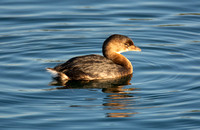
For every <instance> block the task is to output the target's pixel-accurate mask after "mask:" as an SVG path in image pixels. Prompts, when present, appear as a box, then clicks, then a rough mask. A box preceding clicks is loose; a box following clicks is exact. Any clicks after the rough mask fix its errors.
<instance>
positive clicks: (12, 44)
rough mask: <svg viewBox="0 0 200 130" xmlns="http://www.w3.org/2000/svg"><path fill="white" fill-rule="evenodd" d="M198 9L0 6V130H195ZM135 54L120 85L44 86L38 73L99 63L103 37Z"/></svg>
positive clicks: (37, 3)
mask: <svg viewBox="0 0 200 130" xmlns="http://www.w3.org/2000/svg"><path fill="white" fill-rule="evenodd" d="M199 7H200V1H199V0H182V1H174V0H167V1H162V0H140V1H135V0H123V1H120V0H115V1H111V0H107V1H96V0H84V1H83V0H75V1H54V0H28V1H27V0H1V1H0V86H1V89H0V129H1V130H11V129H12V130H38V129H41V130H44V129H48V130H50V129H52V130H54V129H59V130H61V129H86V130H88V129H93V130H94V129H95V130H97V129H138V130H142V129H152V130H155V129H167V130H168V129H173V130H188V129H190V130H193V129H196V130H197V129H200V100H199V96H200V8H199ZM116 33H117V34H123V35H127V36H129V37H130V38H132V39H133V41H134V43H135V45H137V46H139V47H140V48H141V49H142V52H125V53H123V55H124V56H126V57H127V58H128V59H129V60H130V61H131V63H132V64H133V68H134V73H133V76H132V78H131V79H129V81H128V82H124V83H120V84H118V82H117V81H113V82H114V83H115V85H113V83H112V82H111V81H110V82H111V83H101V82H100V83H93V82H92V83H84V84H82V83H71V84H70V85H68V86H67V87H66V86H65V87H63V86H62V85H61V86H59V85H53V84H51V82H52V79H51V76H50V74H49V73H48V72H46V70H45V68H46V67H54V66H55V65H57V64H59V63H63V62H65V61H66V60H68V59H70V58H72V57H74V56H78V55H86V54H101V46H102V43H103V41H104V40H105V39H106V38H107V37H108V36H110V35H111V34H116Z"/></svg>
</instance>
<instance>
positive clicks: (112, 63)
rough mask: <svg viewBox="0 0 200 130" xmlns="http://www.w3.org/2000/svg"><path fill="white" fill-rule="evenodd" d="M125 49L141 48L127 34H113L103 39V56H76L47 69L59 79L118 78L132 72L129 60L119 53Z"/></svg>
mask: <svg viewBox="0 0 200 130" xmlns="http://www.w3.org/2000/svg"><path fill="white" fill-rule="evenodd" d="M125 51H141V49H140V48H138V47H136V46H135V45H134V43H133V41H132V40H131V39H130V38H128V37H127V36H123V35H119V34H114V35H111V36H110V37H109V38H107V39H106V40H105V41H104V44H103V55H104V56H100V55H85V56H78V57H74V58H72V59H70V60H68V61H67V62H65V63H63V64H60V65H58V66H56V67H54V68H47V70H48V71H50V72H51V73H52V74H53V75H54V76H55V79H58V80H61V81H66V80H94V79H108V78H118V77H122V76H126V75H130V74H132V72H133V68H132V64H131V62H130V61H129V60H128V59H127V58H125V57H124V56H123V55H121V54H120V53H121V52H125Z"/></svg>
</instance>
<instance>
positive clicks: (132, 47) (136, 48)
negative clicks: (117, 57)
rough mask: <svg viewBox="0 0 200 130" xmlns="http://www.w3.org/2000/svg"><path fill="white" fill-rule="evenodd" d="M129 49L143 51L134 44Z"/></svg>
mask: <svg viewBox="0 0 200 130" xmlns="http://www.w3.org/2000/svg"><path fill="white" fill-rule="evenodd" d="M128 51H141V49H140V48H139V47H136V46H134V45H133V46H130V47H129V48H128Z"/></svg>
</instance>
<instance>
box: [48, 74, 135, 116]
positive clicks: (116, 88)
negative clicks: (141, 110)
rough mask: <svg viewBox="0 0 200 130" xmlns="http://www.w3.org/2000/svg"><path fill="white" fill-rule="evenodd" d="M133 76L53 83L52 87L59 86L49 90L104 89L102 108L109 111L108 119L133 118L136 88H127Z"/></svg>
mask: <svg viewBox="0 0 200 130" xmlns="http://www.w3.org/2000/svg"><path fill="white" fill-rule="evenodd" d="M131 78H132V74H131V75H128V76H125V77H121V78H117V79H108V80H92V81H73V80H70V81H68V82H64V83H63V82H58V81H55V80H54V81H52V82H51V83H50V85H53V86H58V87H56V88H52V89H48V90H55V89H94V88H95V89H102V92H104V93H107V96H106V97H105V98H104V102H105V103H103V104H102V106H104V110H106V111H109V112H108V113H106V117H131V116H132V115H134V114H137V112H133V107H132V105H133V104H134V97H133V91H134V90H135V88H125V86H126V85H130V81H131Z"/></svg>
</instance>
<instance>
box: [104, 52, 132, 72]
mask: <svg viewBox="0 0 200 130" xmlns="http://www.w3.org/2000/svg"><path fill="white" fill-rule="evenodd" d="M103 55H104V57H106V58H108V59H110V60H112V61H113V62H114V63H116V64H118V65H121V66H123V67H124V68H126V69H127V70H128V72H129V73H130V74H131V73H132V72H133V67H132V64H131V62H130V61H129V60H128V59H127V58H126V57H125V56H123V55H122V54H119V53H117V52H109V51H107V52H106V51H105V52H103Z"/></svg>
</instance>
